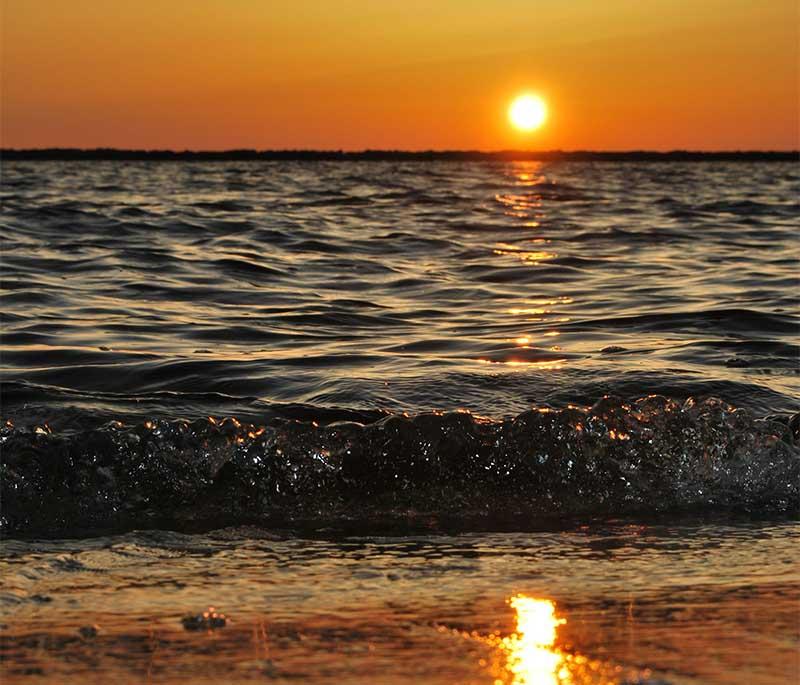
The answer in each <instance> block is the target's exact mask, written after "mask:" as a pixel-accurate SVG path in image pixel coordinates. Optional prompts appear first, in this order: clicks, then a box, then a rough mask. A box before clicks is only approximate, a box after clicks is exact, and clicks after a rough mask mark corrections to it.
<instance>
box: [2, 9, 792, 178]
mask: <svg viewBox="0 0 800 685" xmlns="http://www.w3.org/2000/svg"><path fill="white" fill-rule="evenodd" d="M797 19H798V9H797V3H796V0H773V1H772V2H769V3H744V2H742V3H730V2H729V1H728V0H706V1H705V2H702V3H697V2H695V1H694V0H666V1H665V2H663V3H659V5H658V9H657V10H654V9H653V7H651V5H650V4H648V3H640V2H634V0H619V1H618V2H615V3H610V4H608V3H607V4H605V5H601V4H597V3H590V2H588V0H587V1H585V2H583V1H582V2H577V3H550V4H545V5H542V4H539V3H537V4H535V5H534V4H531V3H529V2H525V1H524V0H508V2H506V3H501V4H498V3H467V4H465V3H463V2H461V0H438V1H437V2H435V3H430V2H424V1H423V0H406V1H405V2H402V3H400V2H382V3H375V2H372V1H371V0H352V2H348V3H332V2H329V1H328V0H295V1H294V2H292V3H284V2H274V3H260V2H236V3H231V2H229V1H228V0H197V1H196V2H192V3H165V2H161V1H159V0H117V1H116V2H113V3H110V2H106V1H105V0H76V1H75V2H62V1H61V0H37V1H36V2H7V3H4V4H3V41H2V80H3V98H2V101H0V108H1V111H0V121H2V145H3V146H4V147H18V148H19V147H90V148H91V147H123V148H148V149H164V148H171V149H178V150H181V149H210V150H221V149H234V148H258V149H286V148H293V149H296V148H305V149H343V150H361V149H365V148H372V149H406V150H427V149H465V150H475V149H477V150H503V149H519V148H528V147H535V148H536V149H542V150H553V149H563V150H576V149H594V150H634V149H651V150H671V149H703V150H720V149H727V150H737V149H742V150H743V149H762V150H763V149H773V150H781V149H783V150H786V149H795V148H797V147H799V146H800V140H799V139H798V135H799V134H798V126H797V121H798V114H799V112H798V110H799V109H800V107H799V106H798V102H800V85H799V84H800V78H798V76H800V73H799V72H800V67H798V62H797V43H798V32H797V25H798V24H797ZM532 37H533V39H532ZM528 89H530V92H538V93H546V94H547V98H546V99H547V106H548V107H549V108H550V110H551V112H552V113H553V116H551V117H550V118H549V119H548V121H547V123H546V125H544V126H541V128H539V129H537V131H536V134H535V136H529V135H524V134H523V133H521V132H520V130H518V129H514V128H512V127H511V126H509V122H508V118H507V117H506V110H507V108H508V105H509V103H510V102H511V101H512V100H513V99H514V98H515V97H517V96H519V95H520V93H523V92H528ZM556 113H557V116H556ZM522 182H526V181H525V180H524V179H523V180H522Z"/></svg>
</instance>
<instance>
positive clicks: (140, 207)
mask: <svg viewBox="0 0 800 685" xmlns="http://www.w3.org/2000/svg"><path fill="white" fill-rule="evenodd" d="M1 186H2V187H1V191H0V192H1V194H2V203H3V213H2V255H1V257H2V298H3V303H2V308H1V309H0V312H2V348H3V349H2V417H3V425H2V428H0V447H2V464H1V465H0V470H1V471H2V473H0V475H1V476H2V480H1V484H2V493H0V503H1V509H0V528H1V529H2V531H3V537H4V538H5V539H4V540H3V541H2V542H0V547H1V548H2V556H1V557H0V565H2V573H1V574H0V581H2V588H0V609H1V610H2V622H0V657H2V660H3V661H2V675H3V679H4V682H38V681H43V682H98V683H100V682H114V681H117V682H170V683H171V682H192V683H195V684H196V683H206V682H208V683H211V682H220V681H222V680H225V681H227V682H254V681H259V682H261V681H265V680H266V681H269V682H286V683H289V682H314V683H328V682H330V683H338V682H359V683H362V682H363V683H373V682H380V683H404V682H412V681H419V682H426V683H485V684H486V685H490V684H492V683H494V684H495V685H511V684H513V685H533V684H539V685H542V684H543V685H581V684H587V685H588V684H590V683H594V684H599V683H615V684H616V683H624V682H640V681H641V682H650V683H655V682H659V683H664V682H669V683H673V684H677V683H681V684H685V685H700V684H701V683H717V684H722V683H741V682H752V683H761V684H765V685H770V684H772V683H775V684H776V685H777V684H778V683H785V682H794V681H795V680H796V679H797V677H798V674H799V673H800V667H799V664H798V639H799V638H798V624H797V615H798V610H799V609H800V606H799V605H798V589H797V588H798V577H797V571H796V569H797V568H798V565H797V562H798V559H797V536H798V529H797V524H796V521H795V520H794V517H796V514H797V511H798V507H799V506H800V449H799V448H798V444H800V415H799V414H797V412H798V410H800V373H799V371H800V369H799V367H798V350H800V315H798V311H799V310H798V306H797V305H798V300H799V299H800V288H799V287H798V286H799V285H800V283H799V282H798V276H797V274H798V258H800V241H799V240H798V233H797V225H798V214H800V201H799V200H798V198H800V168H798V165H796V164H792V163H778V162H776V163H744V162H738V163H725V162H714V163H678V162H670V163H610V162H603V163H576V162H571V163H552V164H538V163H513V164H512V163H509V164H500V163H477V162H476V163H454V162H441V163H439V162H436V163H434V162H431V163H388V162H369V163H358V162H348V163H326V162H307V163H302V162H297V163H292V162H280V163H265V162H252V163H242V162H240V163H223V162H216V163H156V162H147V163H138V162H91V163H78V162H59V163H46V162H37V163H31V162H10V163H5V164H4V165H3V169H2V184H1ZM224 526H235V528H225V529H222V530H220V528H222V527H224ZM248 526H252V527H248ZM171 531H181V532H171ZM209 531H211V532H209ZM208 606H216V607H218V610H219V611H223V612H226V613H227V614H228V621H227V624H226V625H225V626H224V627H219V628H217V629H215V630H211V629H208V630H206V629H202V630H199V631H191V630H186V629H184V627H183V625H182V624H181V617H186V616H187V615H195V614H198V613H200V619H199V620H200V621H201V624H202V620H203V619H202V613H201V612H203V610H204V609H205V608H206V607H208ZM95 625H96V626H97V627H96V628H95V627H93V626H95ZM192 625H195V624H192V622H191V621H190V622H189V627H191V626H192ZM202 627H204V626H203V625H201V628H202Z"/></svg>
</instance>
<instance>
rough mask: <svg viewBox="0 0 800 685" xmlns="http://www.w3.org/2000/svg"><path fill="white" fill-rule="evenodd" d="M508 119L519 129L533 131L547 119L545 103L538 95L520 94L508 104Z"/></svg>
mask: <svg viewBox="0 0 800 685" xmlns="http://www.w3.org/2000/svg"><path fill="white" fill-rule="evenodd" d="M508 119H509V121H510V122H511V125H512V126H513V127H514V128H516V129H518V130H520V131H533V130H535V129H537V128H539V127H540V126H541V125H542V124H543V123H544V122H545V120H546V119H547V104H545V101H544V100H542V98H540V97H539V96H538V95H530V94H525V95H520V96H518V97H516V98H514V101H513V102H512V103H511V105H509V107H508Z"/></svg>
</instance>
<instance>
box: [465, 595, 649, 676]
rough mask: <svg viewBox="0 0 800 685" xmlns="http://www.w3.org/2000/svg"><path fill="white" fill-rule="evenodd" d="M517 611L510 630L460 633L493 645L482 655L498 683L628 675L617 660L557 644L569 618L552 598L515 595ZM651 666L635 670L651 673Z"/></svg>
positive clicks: (511, 601) (513, 605)
mask: <svg viewBox="0 0 800 685" xmlns="http://www.w3.org/2000/svg"><path fill="white" fill-rule="evenodd" d="M507 601H508V604H509V606H510V607H511V608H512V609H513V610H514V612H515V614H516V628H515V631H514V632H513V633H512V634H511V635H507V636H505V637H503V636H500V635H496V634H494V633H492V634H490V635H480V634H479V633H477V632H475V631H473V632H472V633H460V634H461V635H462V636H463V637H466V638H469V639H475V640H478V641H480V642H483V643H484V644H486V645H489V646H490V647H492V648H493V650H494V653H493V656H492V659H491V660H481V662H480V663H481V666H482V667H484V668H487V669H488V671H489V673H490V674H491V676H492V678H493V685H615V684H617V683H619V682H620V681H621V679H622V678H623V676H624V673H623V671H624V669H623V668H622V667H621V666H619V665H618V664H614V663H608V662H603V661H600V660H597V659H590V658H588V657H586V656H584V655H582V654H576V653H573V652H566V651H564V650H562V649H560V648H559V647H558V646H557V638H558V627H559V626H561V625H563V624H565V623H566V622H567V621H566V619H565V618H563V617H561V616H559V615H558V614H557V613H556V605H555V602H553V601H552V600H550V599H543V598H536V597H528V596H527V595H524V594H516V595H514V596H512V597H510V598H509V599H508V600H507ZM646 674H649V672H648V671H644V672H642V673H639V674H636V673H635V672H634V675H636V676H640V675H646Z"/></svg>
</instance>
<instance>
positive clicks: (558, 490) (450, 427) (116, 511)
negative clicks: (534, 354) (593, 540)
mask: <svg viewBox="0 0 800 685" xmlns="http://www.w3.org/2000/svg"><path fill="white" fill-rule="evenodd" d="M798 439H800V415H795V416H794V417H793V418H792V419H791V420H790V421H787V422H786V423H783V422H780V421H776V420H766V419H765V420H756V419H754V418H753V416H752V415H751V414H749V413H748V412H747V411H744V410H736V409H734V408H732V407H730V406H728V405H726V404H725V403H723V402H721V401H719V400H705V401H703V402H696V401H694V400H693V399H689V400H687V401H686V402H684V403H682V404H679V403H677V402H675V401H673V400H670V399H667V398H664V397H660V396H650V397H645V398H642V399H640V400H638V401H636V402H633V403H625V402H623V401H621V400H619V399H615V398H612V397H605V398H603V399H602V400H600V401H599V402H597V403H596V404H595V405H594V406H592V407H591V408H589V409H585V408H578V407H567V408H565V409H562V410H557V411H556V410H550V409H547V408H541V409H534V410H531V411H526V412H524V413H522V414H520V415H518V416H516V417H515V418H513V419H508V420H504V421H489V420H484V419H480V418H476V417H474V416H472V415H470V414H468V413H464V412H453V413H447V414H440V413H431V414H420V415H417V416H415V417H408V416H406V415H397V414H393V415H389V416H386V417H385V418H382V419H380V420H378V421H375V422H374V423H369V424H363V423H356V422H353V421H350V422H337V423H331V424H329V425H324V426H321V425H318V424H317V423H313V422H312V423H308V422H301V421H291V420H280V421H276V422H274V423H273V424H272V425H270V426H260V427H257V426H255V425H252V424H243V423H241V422H239V421H238V420H236V419H232V418H229V419H225V420H221V421H217V420H215V419H213V418H210V419H203V420H197V421H193V422H188V421H167V420H163V419H152V420H149V421H145V422H143V423H141V424H139V425H134V426H131V425H123V424H122V423H120V422H116V421H115V422H111V423H109V424H107V425H105V426H103V427H100V428H97V429H93V430H87V431H70V430H63V431H61V432H55V433H54V432H51V431H50V429H49V428H48V427H47V426H36V427H27V428H16V427H14V425H13V424H12V423H11V422H9V423H8V424H7V425H6V426H5V427H4V428H3V429H2V432H1V434H0V440H1V441H2V446H3V456H4V459H3V464H2V501H3V513H2V526H3V529H4V531H5V534H6V535H32V534H37V535H50V536H53V535H65V534H72V533H75V532H82V533H85V532H87V531H93V530H108V529H109V528H115V529H126V528H128V529H130V528H134V527H158V526H165V527H170V528H174V527H178V528H180V527H187V526H192V525H202V524H211V523H212V522H213V523H214V524H215V525H218V524H219V523H220V521H225V522H228V523H253V522H262V523H263V522H273V521H275V520H281V521H284V522H285V521H297V520H309V519H313V520H317V521H329V520H333V519H346V518H353V517H356V518H369V517H376V516H379V517H395V518H403V517H407V516H408V515H409V513H414V514H426V515H428V514H433V515H448V516H464V517H467V516H476V515H477V516H506V515H519V514H524V515H529V516H532V517H537V516H538V517H553V516H569V515H595V514H597V515H600V514H603V515H610V514H624V513H635V512H642V511H647V512H659V511H681V510H689V509H709V510H714V509H727V510H731V509H733V510H744V511H750V512H762V511H771V512H776V511H777V512H787V511H796V510H797V508H798V505H799V504H800V450H798Z"/></svg>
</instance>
